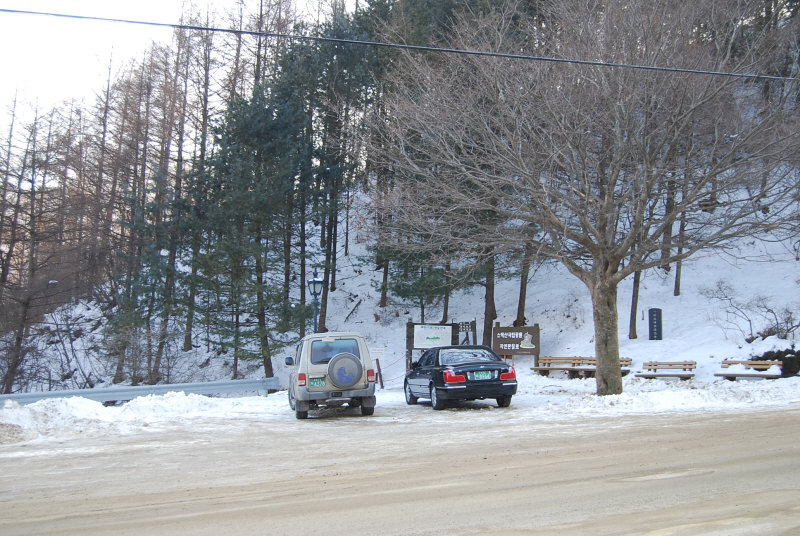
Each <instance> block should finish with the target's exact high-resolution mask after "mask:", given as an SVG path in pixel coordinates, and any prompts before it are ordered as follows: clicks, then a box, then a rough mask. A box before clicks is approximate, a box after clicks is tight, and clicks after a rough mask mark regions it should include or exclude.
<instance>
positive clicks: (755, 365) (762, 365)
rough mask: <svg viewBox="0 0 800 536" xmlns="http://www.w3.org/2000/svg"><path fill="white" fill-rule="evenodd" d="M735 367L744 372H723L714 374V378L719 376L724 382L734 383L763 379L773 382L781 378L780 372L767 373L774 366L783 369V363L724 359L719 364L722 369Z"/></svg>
mask: <svg viewBox="0 0 800 536" xmlns="http://www.w3.org/2000/svg"><path fill="white" fill-rule="evenodd" d="M735 365H741V366H742V367H743V368H744V369H745V370H744V371H730V370H729V371H725V372H716V373H714V376H720V377H722V378H725V379H726V380H731V381H735V380H736V378H765V379H767V380H774V379H775V378H780V377H781V372H768V370H769V369H770V368H772V367H774V366H777V367H778V368H780V369H782V368H783V361H778V360H776V361H736V360H735V359H725V360H724V361H722V363H720V366H721V367H722V368H724V369H727V368H730V367H732V366H735Z"/></svg>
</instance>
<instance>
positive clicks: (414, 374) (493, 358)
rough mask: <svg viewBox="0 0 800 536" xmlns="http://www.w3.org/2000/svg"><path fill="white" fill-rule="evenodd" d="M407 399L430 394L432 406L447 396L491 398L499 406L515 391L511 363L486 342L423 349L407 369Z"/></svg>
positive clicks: (412, 401)
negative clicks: (484, 344)
mask: <svg viewBox="0 0 800 536" xmlns="http://www.w3.org/2000/svg"><path fill="white" fill-rule="evenodd" d="M404 390H405V393H406V403H408V404H416V403H417V399H419V398H429V399H430V401H431V406H433V409H443V408H444V407H445V404H446V402H447V401H448V400H480V399H486V398H494V399H495V400H497V405H498V406H500V407H501V408H505V407H508V406H509V405H510V404H511V397H512V396H513V395H514V394H516V392H517V374H516V372H515V371H514V367H512V366H510V365H509V364H508V363H506V362H505V361H503V360H502V359H501V358H500V356H498V355H497V354H496V353H494V351H492V349H491V348H488V347H486V346H442V347H439V348H431V349H429V350H426V351H425V352H424V353H423V354H422V357H420V358H419V361H415V362H414V363H413V364H412V365H411V370H409V371H408V372H406V379H405V383H404Z"/></svg>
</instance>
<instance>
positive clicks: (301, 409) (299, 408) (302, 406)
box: [294, 398, 308, 419]
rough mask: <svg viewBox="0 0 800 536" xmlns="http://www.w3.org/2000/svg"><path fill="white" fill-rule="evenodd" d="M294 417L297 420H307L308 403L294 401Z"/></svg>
mask: <svg viewBox="0 0 800 536" xmlns="http://www.w3.org/2000/svg"><path fill="white" fill-rule="evenodd" d="M294 416H295V417H297V418H298V419H308V402H304V401H302V400H297V399H296V398H295V400H294Z"/></svg>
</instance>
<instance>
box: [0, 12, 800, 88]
mask: <svg viewBox="0 0 800 536" xmlns="http://www.w3.org/2000/svg"><path fill="white" fill-rule="evenodd" d="M0 13H11V14H16V15H38V16H45V17H57V18H63V19H75V20H85V21H95V22H114V23H121V24H135V25H139V26H153V27H157V28H171V29H173V30H195V31H199V32H214V33H229V34H236V35H251V36H255V37H272V38H279V39H288V40H293V41H313V42H325V43H339V44H349V45H360V46H368V47H381V48H396V49H401V50H410V51H417V52H439V53H443V54H461V55H466V56H487V57H493V58H504V59H511V60H521V61H538V62H549V63H566V64H572V65H585V66H590V67H608V68H619V69H637V70H644V71H659V72H667V73H684V74H697V75H705V76H725V77H729V78H744V79H754V80H778V81H783V82H796V81H799V80H800V77H794V76H776V75H766V74H756V73H733V72H728V71H711V70H704V69H686V68H682V67H662V66H657V65H637V64H630V63H615V62H607V61H600V60H580V59H570V58H554V57H551V56H533V55H528V54H508V53H504V52H492V51H485V50H466V49H460V48H446V47H432V46H424V45H409V44H405V43H388V42H383V41H366V40H360V39H342V38H336V37H321V36H311V35H299V34H285V33H278V32H262V31H255V30H236V29H231V28H215V27H213V26H197V25H194V24H172V23H167V22H149V21H141V20H132V19H117V18H109V17H94V16H88V15H69V14H66V13H48V12H42V11H24V10H18V9H4V8H0Z"/></svg>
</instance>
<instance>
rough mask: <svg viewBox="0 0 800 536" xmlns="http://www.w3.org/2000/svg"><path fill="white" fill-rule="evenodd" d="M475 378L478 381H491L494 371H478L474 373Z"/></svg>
mask: <svg viewBox="0 0 800 536" xmlns="http://www.w3.org/2000/svg"><path fill="white" fill-rule="evenodd" d="M473 378H475V379H476V380H491V379H492V371H491V370H476V371H475V372H474V373H473Z"/></svg>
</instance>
